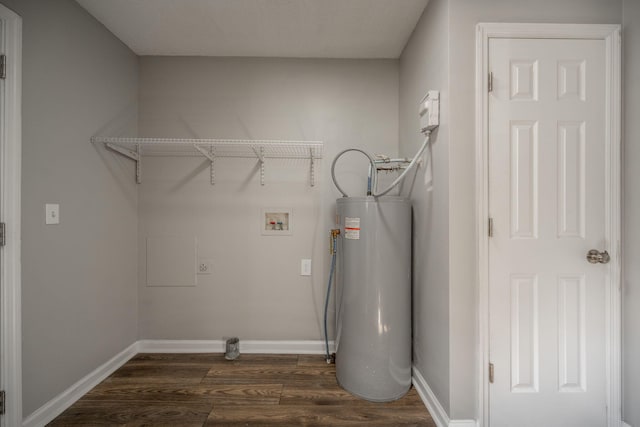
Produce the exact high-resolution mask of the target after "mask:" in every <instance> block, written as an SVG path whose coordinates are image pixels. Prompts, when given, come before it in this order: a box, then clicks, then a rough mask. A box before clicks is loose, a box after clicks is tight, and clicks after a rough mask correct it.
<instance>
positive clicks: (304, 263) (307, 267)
mask: <svg viewBox="0 0 640 427" xmlns="http://www.w3.org/2000/svg"><path fill="white" fill-rule="evenodd" d="M300 275H301V276H311V260H310V259H303V260H300Z"/></svg>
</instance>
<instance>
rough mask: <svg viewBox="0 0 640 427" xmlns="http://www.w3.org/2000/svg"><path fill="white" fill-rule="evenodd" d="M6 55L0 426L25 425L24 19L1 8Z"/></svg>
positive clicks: (0, 170)
mask: <svg viewBox="0 0 640 427" xmlns="http://www.w3.org/2000/svg"><path fill="white" fill-rule="evenodd" d="M0 20H1V21H2V23H3V25H2V32H3V34H2V36H3V37H2V40H3V43H2V46H0V49H2V53H4V54H5V55H6V56H7V69H6V75H7V78H6V80H5V82H4V84H5V92H4V97H0V102H2V107H3V108H2V113H1V114H0V162H1V163H0V174H1V176H0V179H1V183H2V188H0V218H1V221H2V222H4V223H6V245H5V246H4V247H3V248H2V249H1V250H0V263H1V265H2V275H1V277H0V298H1V301H0V304H1V306H0V314H1V316H2V317H1V319H0V333H1V334H2V336H1V340H2V341H1V342H0V345H2V355H3V356H4V357H2V358H0V387H1V388H2V390H4V391H5V392H6V396H7V398H6V405H5V414H4V415H3V416H2V417H1V418H0V426H18V425H22V328H21V308H22V304H21V261H20V240H21V237H20V203H21V202H20V199H21V182H22V180H21V167H22V114H21V113H22V94H21V91H22V83H21V82H22V18H21V17H20V16H19V15H17V14H16V13H15V12H13V11H12V10H10V9H8V8H7V7H5V6H4V5H1V4H0Z"/></svg>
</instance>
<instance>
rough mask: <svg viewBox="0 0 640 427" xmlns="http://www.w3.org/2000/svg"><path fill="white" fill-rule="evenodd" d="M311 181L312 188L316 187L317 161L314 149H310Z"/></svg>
mask: <svg viewBox="0 0 640 427" xmlns="http://www.w3.org/2000/svg"><path fill="white" fill-rule="evenodd" d="M309 161H310V165H309V175H310V176H309V181H310V183H311V186H312V187H314V186H315V185H316V165H315V159H314V158H313V148H309Z"/></svg>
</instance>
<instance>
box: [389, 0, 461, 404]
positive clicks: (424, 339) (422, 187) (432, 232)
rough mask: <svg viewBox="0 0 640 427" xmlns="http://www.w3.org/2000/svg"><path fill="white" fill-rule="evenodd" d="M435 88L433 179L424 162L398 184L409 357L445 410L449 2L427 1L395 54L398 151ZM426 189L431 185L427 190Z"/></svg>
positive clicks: (415, 141)
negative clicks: (403, 200) (407, 244)
mask: <svg viewBox="0 0 640 427" xmlns="http://www.w3.org/2000/svg"><path fill="white" fill-rule="evenodd" d="M428 90H439V91H440V98H441V101H440V127H439V129H438V131H437V132H435V133H434V134H433V135H432V143H431V151H430V153H429V154H430V155H431V159H432V161H431V167H432V169H431V171H432V179H433V181H432V184H431V187H429V186H428V185H427V184H425V179H424V176H425V169H426V167H425V166H423V167H420V168H419V169H418V170H417V172H416V174H415V175H414V176H413V177H412V178H414V179H412V180H407V181H408V182H407V183H406V185H405V188H404V189H403V192H404V193H405V194H408V195H410V196H411V199H412V202H413V219H414V226H413V305H414V307H413V353H414V354H413V363H414V366H415V367H416V369H417V370H418V371H419V372H420V373H421V374H422V375H423V377H424V378H425V380H426V381H427V383H428V384H429V387H430V388H431V389H432V390H433V392H434V393H435V394H436V396H438V400H439V401H440V403H441V404H442V406H443V408H444V409H445V410H446V411H447V412H449V381H450V373H449V367H450V365H449V357H450V350H449V266H450V263H449V121H450V118H449V4H448V1H447V0H431V1H430V2H429V4H428V5H427V8H426V9H425V12H424V13H423V15H422V18H421V19H420V21H419V23H418V25H417V27H416V29H415V30H414V32H413V35H412V36H411V38H410V40H409V43H408V44H407V46H406V47H405V49H404V51H403V52H402V56H401V57H400V154H401V155H402V156H408V157H411V156H413V155H414V154H415V152H416V151H417V149H418V147H420V144H421V143H422V140H423V139H422V138H423V137H422V135H421V134H420V133H419V132H418V129H419V117H418V113H417V112H418V104H419V102H420V101H421V100H422V97H423V96H424V95H425V94H426V92H427V91H428ZM430 188H431V190H430Z"/></svg>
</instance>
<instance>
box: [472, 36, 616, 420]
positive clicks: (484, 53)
mask: <svg viewBox="0 0 640 427" xmlns="http://www.w3.org/2000/svg"><path fill="white" fill-rule="evenodd" d="M495 38H527V39H590V40H603V41H604V42H605V46H606V47H605V56H606V64H605V68H606V74H605V80H606V99H605V111H606V113H605V114H606V115H605V162H606V164H605V175H606V179H607V182H606V183H605V185H606V186H607V187H608V189H609V194H610V197H609V199H608V200H607V201H606V206H605V222H606V224H605V230H606V233H607V237H608V242H607V243H608V248H607V249H608V250H609V252H610V253H611V263H610V266H611V270H610V274H609V276H608V278H609V283H608V285H609V286H608V289H607V291H606V302H605V304H606V307H605V310H606V314H605V316H606V322H607V324H606V338H605V340H606V350H605V351H606V362H607V366H606V370H607V372H606V377H607V382H606V384H607V407H608V408H609V410H608V411H607V418H608V420H607V422H608V426H609V427H620V426H621V425H622V398H621V394H622V378H621V345H622V338H621V312H622V310H621V289H620V287H621V280H620V275H621V259H622V258H621V253H620V250H621V246H620V236H621V222H622V217H621V215H622V209H621V176H622V167H621V105H622V99H621V80H622V72H621V28H620V25H591V24H521V23H480V24H478V25H477V26H476V133H475V144H476V150H475V155H476V189H475V192H476V230H477V235H476V274H477V277H478V294H477V300H478V355H479V357H478V363H479V364H478V377H477V386H478V402H477V405H478V420H479V425H480V427H483V426H484V427H487V426H489V368H488V367H489V362H490V361H489V237H488V233H489V224H488V218H489V168H488V165H489V163H488V162H489V156H488V153H489V115H488V110H489V90H488V89H489V87H488V75H489V40H490V39H495Z"/></svg>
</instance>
